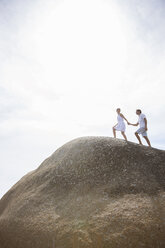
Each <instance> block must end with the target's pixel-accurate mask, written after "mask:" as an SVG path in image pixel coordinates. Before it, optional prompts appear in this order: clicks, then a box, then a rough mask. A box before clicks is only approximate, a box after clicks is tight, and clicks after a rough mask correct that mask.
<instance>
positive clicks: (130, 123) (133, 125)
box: [128, 122, 139, 127]
mask: <svg viewBox="0 0 165 248" xmlns="http://www.w3.org/2000/svg"><path fill="white" fill-rule="evenodd" d="M128 125H131V126H135V127H136V126H138V125H139V122H137V123H136V124H132V123H130V122H128Z"/></svg>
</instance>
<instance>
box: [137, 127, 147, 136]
mask: <svg viewBox="0 0 165 248" xmlns="http://www.w3.org/2000/svg"><path fill="white" fill-rule="evenodd" d="M136 133H138V134H141V135H142V136H147V132H146V130H145V128H144V127H140V128H139V129H138V130H137V131H136Z"/></svg>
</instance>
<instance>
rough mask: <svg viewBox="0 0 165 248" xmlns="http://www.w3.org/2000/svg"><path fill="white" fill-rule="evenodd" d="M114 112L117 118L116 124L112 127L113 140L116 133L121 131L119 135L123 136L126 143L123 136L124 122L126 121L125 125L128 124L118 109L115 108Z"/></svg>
mask: <svg viewBox="0 0 165 248" xmlns="http://www.w3.org/2000/svg"><path fill="white" fill-rule="evenodd" d="M116 112H117V114H118V116H117V121H118V123H117V124H116V125H115V126H114V127H113V135H114V138H116V131H121V134H122V135H123V137H124V139H125V140H126V141H127V137H126V135H125V123H124V120H126V122H127V124H128V121H127V119H126V118H125V117H124V115H123V114H122V113H121V110H120V108H117V109H116Z"/></svg>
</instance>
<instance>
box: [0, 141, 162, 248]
mask: <svg viewBox="0 0 165 248" xmlns="http://www.w3.org/2000/svg"><path fill="white" fill-rule="evenodd" d="M141 247H143V248H144V247H145V248H152V247H153V248H164V247H165V151H161V150H157V149H153V148H149V147H145V146H139V145H137V144H134V143H131V142H125V141H123V140H118V139H113V138H108V137H84V138H79V139H76V140H73V141H71V142H69V143H67V144H65V145H64V146H62V147H61V148H59V149H58V150H57V151H56V152H55V153H53V154H52V156H50V157H49V158H47V159H46V160H45V161H44V162H43V163H42V164H41V165H40V166H39V168H38V169H36V170H35V171H32V172H30V173H29V174H27V175H26V176H24V177H23V178H22V179H21V180H20V181H19V182H18V183H17V184H15V185H14V186H13V187H12V188H11V189H10V190H9V191H8V193H7V194H5V195H4V196H3V197H2V199H1V200H0V248H141Z"/></svg>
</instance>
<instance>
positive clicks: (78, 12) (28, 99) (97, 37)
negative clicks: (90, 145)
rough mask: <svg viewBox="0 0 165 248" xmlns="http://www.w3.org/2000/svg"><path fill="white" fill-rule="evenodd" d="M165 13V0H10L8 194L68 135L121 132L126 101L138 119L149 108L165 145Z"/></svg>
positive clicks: (152, 134)
mask: <svg viewBox="0 0 165 248" xmlns="http://www.w3.org/2000/svg"><path fill="white" fill-rule="evenodd" d="M164 13H165V3H164V1H163V0H162V1H161V0H143V1H139V0H125V1H123V0H81V1H80V0H57V1H55V0H26V1H23V0H8V1H6V0H0V158H1V163H0V197H2V195H3V194H4V193H5V192H7V191H8V190H9V189H10V187H11V186H12V185H13V184H14V183H16V182H17V181H18V180H19V179H20V178H21V177H22V176H23V175H25V174H26V173H27V172H29V171H31V170H33V169H36V168H37V167H38V166H39V165H40V163H41V162H42V161H43V160H44V159H45V158H46V157H48V156H50V155H51V154H52V153H53V152H54V151H55V150H56V149H57V148H58V147H59V146H61V145H63V144H65V143H66V142H67V141H70V140H71V139H74V138H77V137H81V136H88V135H98V136H112V126H113V125H115V124H116V112H115V110H116V108H117V107H120V108H121V110H122V113H123V114H124V115H125V116H126V117H127V118H128V120H129V121H130V122H137V116H136V114H135V110H136V109H137V108H141V109H142V111H143V112H144V113H145V114H146V116H147V119H148V129H149V131H148V135H149V138H150V140H151V143H152V146H153V147H156V148H159V149H165V131H164V126H165V104H164V102H165V101H164V97H165V93H164V92H165V86H164V85H165V84H164V82H165V69H164V68H165V15H164ZM135 130H136V127H132V126H128V127H127V131H126V134H127V136H128V139H129V140H130V141H133V142H137V141H136V139H135V137H134V132H135ZM118 137H119V138H121V135H120V134H119V133H118Z"/></svg>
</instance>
